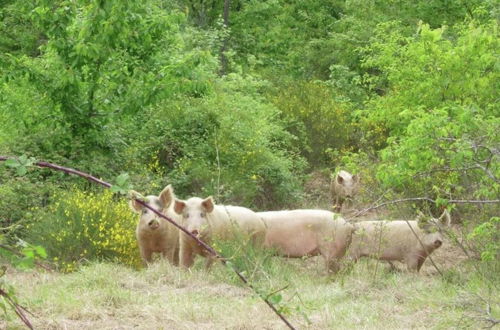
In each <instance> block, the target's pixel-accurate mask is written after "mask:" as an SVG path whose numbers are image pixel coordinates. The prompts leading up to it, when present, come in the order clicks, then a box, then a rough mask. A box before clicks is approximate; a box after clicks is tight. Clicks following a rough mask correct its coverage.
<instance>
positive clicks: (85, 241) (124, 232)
mask: <svg viewBox="0 0 500 330" xmlns="http://www.w3.org/2000/svg"><path fill="white" fill-rule="evenodd" d="M54 198H55V202H54V203H52V204H51V205H49V206H48V207H47V209H46V210H45V211H43V212H41V213H39V214H40V218H39V219H38V220H36V221H34V222H33V223H31V224H29V225H28V235H29V236H30V237H31V240H32V241H33V242H37V243H39V244H41V245H43V246H44V247H46V250H47V253H48V255H49V258H50V259H51V260H53V261H55V262H56V263H57V264H58V265H59V266H60V268H61V270H62V271H66V272H70V271H73V270H75V269H76V266H77V264H78V263H79V262H81V261H84V260H103V259H106V260H110V261H115V262H119V263H123V264H126V265H130V266H138V265H140V258H139V253H138V249H137V243H136V238H135V235H134V230H135V226H136V217H135V216H134V215H133V213H132V212H130V210H129V207H128V205H126V203H125V201H123V200H117V199H116V198H115V197H114V196H113V194H112V193H111V192H110V191H104V192H100V193H94V192H84V191H81V190H78V189H73V190H72V191H69V192H63V193H61V194H59V195H56V196H54Z"/></svg>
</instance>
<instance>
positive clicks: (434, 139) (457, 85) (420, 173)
mask: <svg viewBox="0 0 500 330" xmlns="http://www.w3.org/2000/svg"><path fill="white" fill-rule="evenodd" d="M388 27H389V26H381V27H380V29H381V30H379V33H380V34H378V35H377V36H378V37H381V36H382V35H384V36H385V37H384V39H383V40H384V41H383V42H376V43H374V44H372V45H371V46H370V49H369V51H368V52H369V53H370V54H371V55H370V56H368V57H367V59H366V61H365V64H364V65H365V66H367V67H377V68H378V69H379V70H380V71H382V72H384V75H383V77H384V79H385V80H386V83H385V84H386V85H387V91H386V94H385V95H383V96H380V97H374V98H373V99H372V100H371V101H370V103H369V105H368V107H367V110H364V111H362V112H361V115H362V116H363V123H364V127H365V130H366V132H365V135H366V139H367V141H376V142H377V141H378V142H377V144H375V146H376V147H379V148H381V149H382V150H381V151H380V156H381V157H380V158H381V164H380V166H379V167H378V169H377V178H378V179H379V180H380V181H381V183H382V184H383V185H385V186H386V187H393V188H396V189H404V190H405V191H406V192H407V193H409V194H418V195H425V196H433V197H439V196H446V197H447V198H450V197H471V198H494V196H498V191H499V185H498V177H499V176H500V167H499V166H498V164H499V163H498V154H497V152H496V151H495V150H496V147H495V145H498V143H499V142H500V140H499V135H498V129H497V128H498V126H499V125H500V121H499V117H498V114H499V113H498V107H497V106H496V96H495V94H496V92H495V86H496V85H498V82H499V80H498V77H499V76H498V72H497V70H495V65H496V64H495V63H496V58H495V56H494V50H495V49H497V48H498V38H496V32H495V31H496V23H495V22H490V23H487V24H482V25H478V24H474V23H470V24H467V25H464V26H463V28H462V30H461V32H460V34H459V35H458V38H457V39H456V40H454V41H451V40H447V39H445V38H444V37H443V33H444V32H445V30H444V29H443V28H441V29H435V30H432V29H430V28H429V27H428V26H427V25H425V24H423V25H421V26H420V27H419V31H418V32H419V33H418V35H417V36H415V37H411V38H403V37H401V36H400V35H398V32H394V34H395V35H394V34H392V35H391V34H390V33H389V32H388V30H387V28H388ZM464 77H466V79H464ZM408 187H411V189H408Z"/></svg>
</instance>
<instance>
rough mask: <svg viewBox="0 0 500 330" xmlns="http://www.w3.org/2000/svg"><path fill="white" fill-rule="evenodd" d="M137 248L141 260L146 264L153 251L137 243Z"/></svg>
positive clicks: (148, 262)
mask: <svg viewBox="0 0 500 330" xmlns="http://www.w3.org/2000/svg"><path fill="white" fill-rule="evenodd" d="M139 250H140V252H141V258H142V261H143V262H144V263H145V264H146V265H147V264H150V263H151V261H152V260H153V251H152V250H151V249H148V248H145V247H142V246H141V245H139Z"/></svg>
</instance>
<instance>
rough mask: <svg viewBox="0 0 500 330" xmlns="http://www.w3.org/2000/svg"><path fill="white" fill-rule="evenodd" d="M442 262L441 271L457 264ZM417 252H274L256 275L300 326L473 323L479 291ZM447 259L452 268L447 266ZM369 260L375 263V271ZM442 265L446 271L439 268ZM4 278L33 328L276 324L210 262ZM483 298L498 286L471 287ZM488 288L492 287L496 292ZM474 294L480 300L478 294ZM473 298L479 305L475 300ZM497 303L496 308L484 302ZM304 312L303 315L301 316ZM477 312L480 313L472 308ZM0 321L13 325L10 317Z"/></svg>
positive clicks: (98, 266)
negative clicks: (357, 256)
mask: <svg viewBox="0 0 500 330" xmlns="http://www.w3.org/2000/svg"><path fill="white" fill-rule="evenodd" d="M450 253H452V254H453V255H457V253H458V252H457V251H450V248H449V247H448V248H443V249H439V250H438V251H437V252H436V254H435V255H434V256H435V260H436V261H437V262H438V263H440V262H441V261H443V260H446V259H450ZM455 261H456V263H452V262H448V263H443V264H441V265H443V266H444V267H447V269H448V271H452V270H453V269H458V268H464V267H465V266H461V265H459V264H460V263H461V262H462V261H461V260H460V259H455ZM431 267H432V265H431V264H430V263H429V262H426V264H425V265H424V269H423V271H422V273H421V274H420V275H417V274H411V273H407V272H399V271H398V272H391V271H390V270H389V267H388V266H387V265H386V264H379V265H376V261H374V260H365V261H363V262H360V263H358V264H357V265H355V266H354V267H353V268H352V270H350V271H346V272H344V273H341V274H337V275H336V276H325V275H324V274H323V273H322V269H323V268H322V263H321V260H319V259H318V258H310V259H308V260H283V259H279V258H275V259H274V260H273V261H272V263H271V266H270V269H269V276H268V277H266V276H264V277H261V278H260V279H259V280H258V281H257V282H256V284H257V285H258V286H260V287H262V288H265V289H266V290H268V292H269V291H272V290H273V289H278V288H281V287H283V286H285V285H287V284H288V285H289V287H288V288H287V289H286V290H285V291H283V292H282V294H283V296H284V301H285V303H284V304H283V307H284V308H285V309H287V310H288V318H289V319H290V321H291V322H292V323H293V324H294V325H295V326H296V327H297V328H301V329H302V328H307V329H332V328H336V329H352V328H356V329H380V328H384V329H401V328H405V329H407V328H455V327H459V328H476V327H479V326H480V325H485V323H481V316H484V315H481V313H479V314H477V313H476V314H471V313H470V311H471V308H470V306H471V305H474V304H478V302H477V301H478V299H477V298H475V297H476V296H475V295H474V294H471V293H470V292H469V291H468V289H466V288H465V287H464V286H463V284H464V283H465V282H464V283H460V282H461V281H465V280H464V278H465V277H466V274H465V273H463V272H458V271H453V272H452V273H453V274H454V276H452V277H451V280H444V279H442V278H440V277H439V276H438V275H437V274H436V272H435V270H434V271H433V269H432V268H431ZM450 267H451V268H450ZM375 270H377V272H376V273H375ZM445 271H447V270H446V269H445ZM7 276H8V277H7V280H8V282H9V283H11V284H12V285H14V286H15V287H16V288H17V292H18V296H19V299H20V302H22V304H24V305H25V306H26V307H28V309H29V310H31V311H32V312H33V313H34V315H35V316H31V317H30V319H31V320H32V322H33V323H34V325H35V328H36V329H79V330H83V329H283V328H284V325H283V324H282V323H281V321H280V320H279V319H278V318H277V317H276V316H275V315H274V314H273V313H272V312H271V311H270V310H269V309H268V308H267V306H266V305H265V304H264V303H263V302H262V301H261V300H260V299H259V298H258V297H257V296H255V295H254V294H252V293H251V292H250V291H249V290H248V289H247V288H245V287H243V286H242V285H240V284H238V282H237V281H236V280H235V279H234V278H232V277H230V276H229V274H228V272H227V270H226V269H224V268H223V267H222V266H216V267H214V268H213V269H212V271H211V272H210V273H207V272H206V271H205V270H203V267H202V265H201V263H198V264H197V265H196V266H195V268H194V270H193V271H181V270H179V269H177V268H174V267H171V266H170V265H168V264H165V263H161V262H158V263H156V264H154V265H153V266H152V267H150V268H148V269H143V270H140V271H136V270H132V269H130V268H127V267H125V266H122V265H116V264H110V263H95V264H90V265H88V266H86V267H83V268H82V269H81V270H79V271H78V272H75V273H72V274H60V273H47V272H38V271H28V272H19V271H15V270H10V271H9V273H8V275H7ZM475 292H476V293H480V294H481V295H482V296H483V297H486V298H487V299H493V300H494V299H497V298H496V297H497V296H498V292H496V291H493V292H492V291H489V292H488V291H487V290H486V288H485V287H484V286H481V285H479V286H478V287H477V288H476V289H475ZM495 293H496V295H495ZM479 304H480V302H479ZM474 306H475V307H480V306H477V305H474ZM493 313H497V317H498V310H493ZM304 315H305V316H304ZM478 315H479V317H478ZM0 328H7V329H18V328H22V327H21V324H20V323H19V321H18V320H17V319H15V318H14V317H12V318H11V319H10V320H9V321H8V323H6V321H0Z"/></svg>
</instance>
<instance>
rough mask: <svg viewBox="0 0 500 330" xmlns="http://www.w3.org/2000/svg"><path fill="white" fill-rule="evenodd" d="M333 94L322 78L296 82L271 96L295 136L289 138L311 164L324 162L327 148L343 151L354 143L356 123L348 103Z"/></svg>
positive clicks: (316, 164) (326, 158)
mask: <svg viewBox="0 0 500 330" xmlns="http://www.w3.org/2000/svg"><path fill="white" fill-rule="evenodd" d="M335 96H336V94H335V92H334V91H332V89H331V88H329V87H328V86H327V85H326V84H324V83H321V82H296V83H293V84H291V85H290V86H288V87H285V86H283V87H282V88H281V89H279V90H278V91H277V93H276V95H272V96H271V98H272V101H273V103H274V104H275V105H276V107H278V108H279V109H280V110H281V112H282V116H283V117H284V120H285V122H286V123H287V126H288V127H287V129H288V131H289V132H290V133H292V134H293V135H294V136H296V137H297V138H296V139H294V140H292V142H293V143H294V145H295V147H296V148H297V149H298V150H301V152H302V154H303V155H304V156H305V157H306V158H307V159H308V161H309V163H310V164H311V165H313V166H318V165H324V164H325V163H326V162H327V160H328V156H327V150H329V149H335V150H339V151H340V152H346V151H347V150H349V149H351V148H352V144H354V143H353V141H350V138H351V137H352V135H353V129H354V127H355V125H354V124H353V123H351V122H350V110H351V105H350V104H349V103H348V102H345V101H342V100H338V99H336V97H335Z"/></svg>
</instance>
